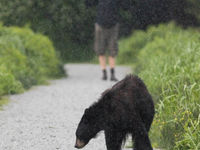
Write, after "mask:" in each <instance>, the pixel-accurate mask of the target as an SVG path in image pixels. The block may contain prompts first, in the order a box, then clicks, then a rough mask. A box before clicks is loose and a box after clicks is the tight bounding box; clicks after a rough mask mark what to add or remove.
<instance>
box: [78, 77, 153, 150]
mask: <svg viewBox="0 0 200 150" xmlns="http://www.w3.org/2000/svg"><path fill="white" fill-rule="evenodd" d="M153 117H154V104H153V100H152V98H151V95H150V94H149V92H148V90H147V88H146V86H145V85H144V83H143V82H142V80H141V79H139V78H138V77H137V76H133V75H129V76H126V78H125V79H123V80H121V81H119V82H118V83H117V84H115V85H114V86H113V87H112V88H111V89H108V90H106V91H105V92H104V93H103V94H102V96H101V98H100V99H99V101H98V102H96V103H94V104H93V105H92V106H90V107H89V108H88V109H86V110H85V112H84V114H83V116H82V119H81V121H80V123H79V125H78V128H77V130H76V137H77V139H78V140H80V141H82V142H83V143H84V146H85V145H86V144H87V143H88V142H89V141H90V139H91V138H94V137H95V135H96V134H97V133H98V132H99V131H101V130H104V132H105V139H106V146H107V150H121V146H122V142H123V141H124V140H125V139H126V135H127V134H131V135H132V139H133V141H134V146H135V149H136V150H152V146H151V143H150V140H149V137H148V131H149V129H150V126H151V123H152V121H153ZM76 147H77V148H82V147H83V146H82V147H79V146H78V144H77V143H76Z"/></svg>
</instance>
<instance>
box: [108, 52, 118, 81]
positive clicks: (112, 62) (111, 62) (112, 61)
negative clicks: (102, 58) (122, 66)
mask: <svg viewBox="0 0 200 150" xmlns="http://www.w3.org/2000/svg"><path fill="white" fill-rule="evenodd" d="M108 60H109V65H110V73H111V78H110V80H111V81H118V80H117V78H116V77H115V57H112V56H109V58H108Z"/></svg>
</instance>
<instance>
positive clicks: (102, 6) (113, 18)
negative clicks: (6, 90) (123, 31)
mask: <svg viewBox="0 0 200 150" xmlns="http://www.w3.org/2000/svg"><path fill="white" fill-rule="evenodd" d="M85 2H86V6H87V7H90V6H95V5H97V17H96V22H97V23H98V24H99V25H100V26H103V27H105V28H110V27H112V26H114V25H116V24H117V23H118V21H119V16H120V14H119V11H120V8H122V9H124V10H127V9H129V7H130V0H86V1H85Z"/></svg>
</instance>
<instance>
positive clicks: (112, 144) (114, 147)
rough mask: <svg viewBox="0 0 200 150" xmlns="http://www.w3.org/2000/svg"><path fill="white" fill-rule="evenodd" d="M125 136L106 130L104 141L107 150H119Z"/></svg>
mask: <svg viewBox="0 0 200 150" xmlns="http://www.w3.org/2000/svg"><path fill="white" fill-rule="evenodd" d="M125 136H126V134H125V133H122V132H119V131H116V130H112V129H111V130H106V131H105V139H106V147H107V150H121V146H122V142H123V139H124V138H125Z"/></svg>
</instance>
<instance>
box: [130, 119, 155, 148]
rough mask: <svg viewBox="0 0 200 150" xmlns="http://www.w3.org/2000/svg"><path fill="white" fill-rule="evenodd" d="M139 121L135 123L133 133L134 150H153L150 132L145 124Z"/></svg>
mask: <svg viewBox="0 0 200 150" xmlns="http://www.w3.org/2000/svg"><path fill="white" fill-rule="evenodd" d="M139 120H140V119H138V120H137V121H136V123H135V128H134V132H133V135H132V136H133V139H134V147H135V149H133V150H153V148H152V146H151V142H150V140H149V136H148V132H147V130H146V128H145V126H144V124H143V123H142V122H141V121H139Z"/></svg>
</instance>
